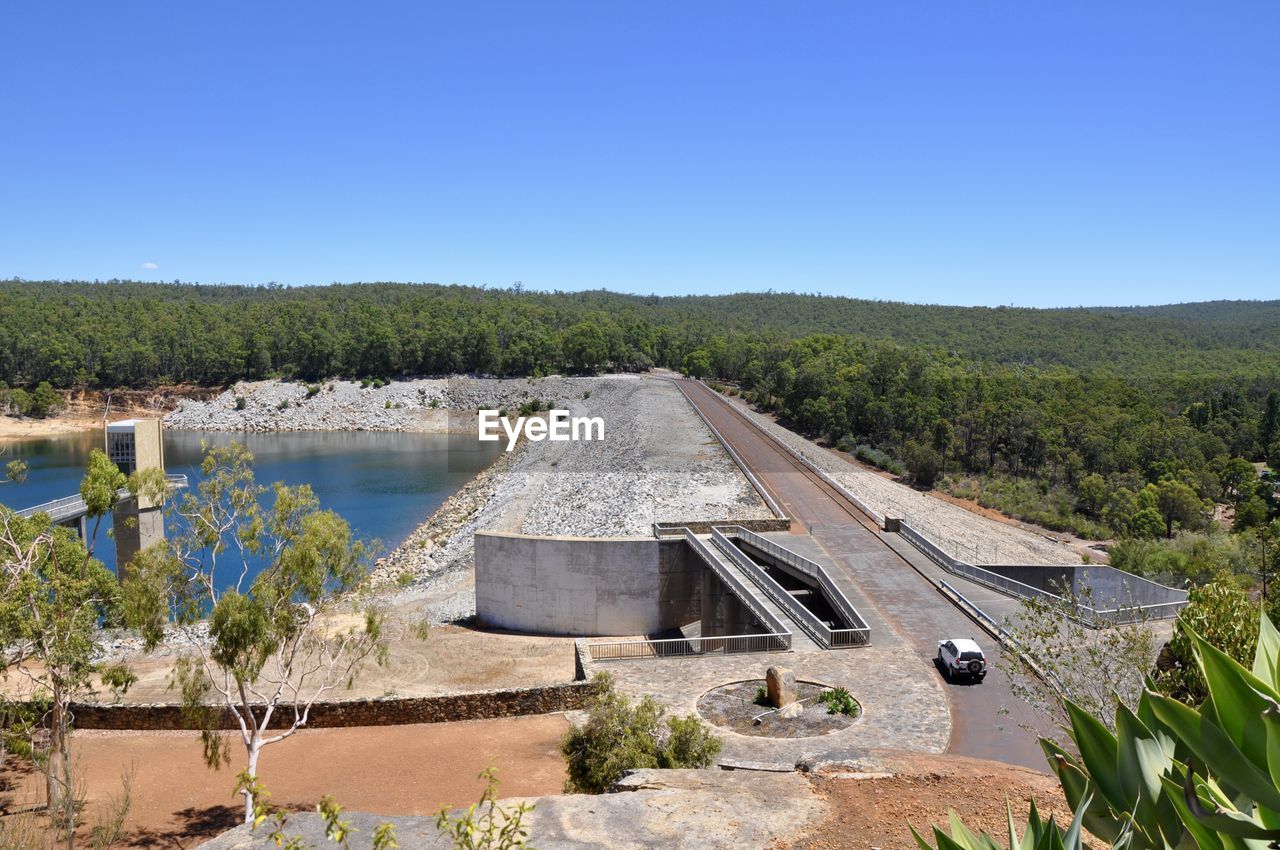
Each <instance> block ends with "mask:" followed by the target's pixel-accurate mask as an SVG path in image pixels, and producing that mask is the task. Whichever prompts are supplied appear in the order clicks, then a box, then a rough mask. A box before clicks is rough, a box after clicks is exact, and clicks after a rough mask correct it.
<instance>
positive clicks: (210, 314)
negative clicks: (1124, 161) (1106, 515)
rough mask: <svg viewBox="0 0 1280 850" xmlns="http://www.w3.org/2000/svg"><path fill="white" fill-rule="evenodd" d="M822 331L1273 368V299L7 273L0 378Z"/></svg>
mask: <svg viewBox="0 0 1280 850" xmlns="http://www.w3.org/2000/svg"><path fill="white" fill-rule="evenodd" d="M811 334H838V335H841V336H853V337H858V338H861V339H864V340H870V341H877V340H885V341H893V342H896V343H899V344H902V345H905V346H908V347H911V348H915V349H921V350H927V351H933V352H937V353H939V354H942V355H944V356H945V355H954V356H958V357H959V358H961V359H965V360H975V361H981V362H985V363H992V364H1001V365H1031V366H1038V367H1054V366H1062V367H1068V368H1071V369H1078V370H1085V371H1094V370H1105V371H1109V372H1113V373H1115V374H1127V373H1132V372H1135V371H1136V372H1139V373H1143V374H1153V375H1169V374H1177V375H1179V376H1180V377H1181V378H1182V379H1187V378H1203V377H1206V376H1213V377H1227V376H1230V377H1235V378H1251V377H1256V376H1262V377H1266V376H1274V375H1275V374H1276V373H1277V371H1280V301H1268V302H1209V303H1205V304H1179V305H1170V306H1165V307H1117V308H1090V309H1083V308H1082V309H1055V310H1038V309H1028V308H1006V307H997V308H988V307H948V306H938V305H918V304H902V303H895V302H889V301H868V300H858V299H850V298H838V297H830V296H819V295H803V294H794V293H741V294H735V295H723V296H685V297H656V296H637V295H624V294H618V293H612V292H607V291H603V290H597V291H590V292H572V293H563V292H554V293H545V292H524V291H517V290H514V289H513V290H495V289H483V288H476V287H463V286H439V285H433V284H422V285H416V284H395V283H375V284H348V285H332V286H317V287H296V288H284V287H279V286H265V287H244V286H204V285H192V284H176V283H175V284H146V283H131V282H127V281H110V282H107V283H83V282H34V281H32V282H28V281H7V282H0V381H4V382H5V383H7V384H9V385H13V386H31V385H34V384H37V383H39V382H40V381H46V380H47V381H49V382H51V383H52V384H53V385H54V386H55V387H70V386H81V385H87V386H94V387H120V386H131V387H139V386H154V385H156V384H162V383H178V382H193V383H200V384H224V383H228V382H230V381H234V380H239V379H245V378H248V379H255V378H263V377H271V376H283V377H301V378H306V379H317V378H321V377H329V376H331V375H338V374H342V375H348V376H357V377H358V376H363V375H372V376H383V377H391V376H394V375H415V374H442V373H452V372H486V373H494V374H504V375H525V374H543V373H547V372H553V371H559V370H562V369H570V370H581V371H591V370H594V369H597V368H600V367H604V366H606V365H610V366H612V367H614V368H620V369H630V368H647V367H648V366H651V365H659V366H670V367H673V368H681V367H682V366H683V365H684V360H685V357H686V356H687V355H688V354H689V352H691V351H694V350H696V349H697V348H699V347H703V346H705V345H707V344H708V343H709V342H710V341H713V340H715V339H724V338H726V337H734V336H745V337H748V338H750V339H752V340H755V341H757V342H764V341H769V340H775V341H784V340H790V339H796V338H799V337H804V336H807V335H811Z"/></svg>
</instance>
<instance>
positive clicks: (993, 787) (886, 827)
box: [791, 756, 1097, 850]
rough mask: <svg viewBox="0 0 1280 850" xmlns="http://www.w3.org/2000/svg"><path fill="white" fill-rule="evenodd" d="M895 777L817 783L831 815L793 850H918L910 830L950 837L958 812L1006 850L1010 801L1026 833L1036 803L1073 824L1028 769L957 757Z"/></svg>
mask: <svg viewBox="0 0 1280 850" xmlns="http://www.w3.org/2000/svg"><path fill="white" fill-rule="evenodd" d="M893 773H894V774H895V775H893V776H890V777H886V778H873V779H852V778H847V777H841V776H840V775H839V774H828V775H825V776H823V775H819V776H815V777H814V779H813V781H814V785H815V787H816V788H817V789H818V792H819V793H821V794H823V795H824V796H825V797H826V798H827V802H828V803H829V804H830V806H831V811H832V815H831V817H829V818H828V819H827V820H826V821H824V822H823V823H822V824H820V825H819V826H818V828H817V829H815V830H813V831H812V832H810V833H809V834H808V835H807V836H805V838H804V839H802V840H801V841H798V842H796V843H794V844H792V845H791V847H793V848H795V850H918V848H917V847H916V844H915V841H914V840H913V839H912V837H911V831H910V829H909V828H908V824H910V825H912V826H914V827H915V828H916V829H917V830H919V831H920V832H921V833H922V834H924V835H926V837H929V838H930V839H931V838H932V836H931V835H930V832H929V828H930V827H931V826H932V825H938V826H940V827H943V829H944V831H946V830H947V815H948V812H949V811H951V810H952V809H954V810H955V811H956V812H958V813H959V814H960V816H961V818H962V819H963V820H964V822H965V824H966V825H967V826H968V827H970V828H971V829H973V830H974V831H978V830H985V831H986V832H988V833H989V834H991V835H993V836H995V837H996V839H997V841H999V842H1000V843H1001V845H1002V846H1003V843H1004V836H1005V835H1007V833H1008V828H1007V822H1006V817H1007V815H1006V809H1005V805H1006V802H1007V803H1008V804H1009V805H1011V806H1012V807H1013V817H1014V823H1016V824H1017V825H1018V827H1019V829H1021V828H1022V827H1023V826H1024V825H1025V824H1026V816H1027V810H1028V801H1029V800H1032V799H1034V800H1035V803H1036V808H1038V809H1039V810H1040V814H1041V816H1042V817H1048V816H1049V815H1050V814H1055V815H1057V817H1058V822H1059V823H1061V824H1064V825H1065V824H1066V823H1068V822H1070V819H1071V810H1070V809H1069V808H1068V807H1067V804H1066V800H1065V799H1063V796H1062V789H1061V788H1060V787H1059V785H1058V782H1057V780H1056V779H1054V778H1052V777H1050V776H1047V775H1045V774H1042V773H1036V772H1035V771H1031V770H1027V769H1025V768H1020V767H1010V766H1008V765H1002V764H998V763H996V762H988V761H978V760H974V759H966V758H962V757H959V756H933V757H927V758H926V757H903V758H901V759H899V760H898V763H897V764H895V765H893ZM1094 846H1097V845H1096V844H1095V845H1094Z"/></svg>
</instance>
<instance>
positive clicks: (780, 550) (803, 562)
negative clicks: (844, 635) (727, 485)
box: [726, 526, 869, 631]
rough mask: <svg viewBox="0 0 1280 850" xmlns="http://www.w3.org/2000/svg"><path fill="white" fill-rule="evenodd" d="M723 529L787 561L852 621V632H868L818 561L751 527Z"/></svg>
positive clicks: (780, 559)
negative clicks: (815, 583) (762, 534)
mask: <svg viewBox="0 0 1280 850" xmlns="http://www.w3.org/2000/svg"><path fill="white" fill-rule="evenodd" d="M726 530H727V531H728V532H729V535H730V536H732V537H735V538H737V539H738V540H741V541H743V542H744V543H746V544H748V545H749V546H752V547H754V548H756V549H758V550H759V551H760V552H763V553H764V554H765V555H768V556H769V557H770V558H773V559H774V560H775V561H778V562H780V563H783V564H786V565H787V566H788V567H790V568H791V569H793V570H795V571H796V572H798V573H800V574H801V575H804V576H806V577H807V578H810V579H812V580H813V581H815V582H817V583H818V586H819V587H821V588H822V592H823V593H824V594H825V595H826V597H827V601H828V602H830V603H831V606H832V607H833V608H835V609H836V611H837V613H839V614H840V616H841V618H842V619H843V620H844V621H845V622H846V623H851V624H852V625H851V627H850V630H851V631H863V630H866V631H869V626H868V625H867V621H866V620H865V619H864V618H863V616H862V615H861V614H860V613H858V609H857V608H855V607H854V605H853V603H852V602H850V601H849V597H847V596H845V595H844V591H842V590H841V589H840V587H839V585H837V584H836V583H835V580H834V579H833V578H831V574H830V573H828V572H827V570H826V568H825V567H823V566H822V565H821V564H819V563H818V562H817V561H811V560H809V559H808V558H806V557H805V556H803V555H801V554H800V553H798V552H793V551H792V550H790V549H788V548H787V547H785V546H782V545H780V544H778V543H776V542H774V541H772V540H770V539H769V538H767V537H763V536H761V535H759V534H756V533H755V532H754V531H751V530H750V529H746V528H743V527H741V526H730V527H726Z"/></svg>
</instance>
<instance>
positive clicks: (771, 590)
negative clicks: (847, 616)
mask: <svg viewBox="0 0 1280 850" xmlns="http://www.w3.org/2000/svg"><path fill="white" fill-rule="evenodd" d="M743 531H745V529H743ZM747 533H749V532H747ZM711 539H712V541H713V542H714V543H715V544H716V546H717V547H718V548H719V549H720V550H721V551H723V552H724V553H725V555H726V556H727V557H728V558H729V559H730V560H732V561H733V562H734V563H735V564H737V566H738V568H739V569H741V570H742V571H743V572H745V573H746V574H747V576H748V577H750V578H751V580H752V581H754V582H755V583H756V585H757V586H758V587H759V588H760V590H761V592H763V593H764V594H765V595H766V596H768V597H769V598H770V599H772V600H773V601H774V603H775V604H776V605H777V606H778V607H779V608H781V609H782V610H783V611H785V612H786V613H787V614H788V615H789V616H790V617H791V618H792V619H794V620H795V621H796V622H797V623H799V624H800V627H801V628H803V629H804V630H805V631H806V632H808V633H809V636H810V637H812V638H813V639H814V640H815V641H817V642H818V644H819V645H820V646H822V647H824V648H826V649H833V648H836V647H850V646H865V645H867V644H869V643H870V642H871V629H870V627H868V626H867V625H866V622H865V621H863V620H862V618H861V617H860V616H857V611H856V610H854V616H855V617H856V619H851V620H850V622H859V623H862V625H861V626H855V627H853V628H847V629H833V628H831V627H830V626H828V625H827V624H826V623H824V622H822V621H821V620H819V619H818V618H817V616H815V615H814V613H813V612H812V611H810V610H809V609H808V608H806V607H804V606H803V605H801V604H800V603H799V602H797V601H796V600H795V599H794V598H793V597H792V596H791V594H789V593H787V591H786V589H785V588H783V587H782V585H780V584H778V582H777V581H775V580H774V578H773V577H772V576H770V575H769V574H768V573H767V572H765V571H764V570H763V569H762V568H761V567H760V565H759V564H757V563H756V562H755V561H753V560H751V559H750V558H748V557H747V556H746V555H745V554H744V553H743V552H742V550H740V549H739V548H738V547H737V546H734V545H733V543H731V542H730V541H729V538H727V537H726V536H725V535H724V534H723V533H722V532H721V531H720V530H719V529H712V531H711ZM792 554H794V553H792ZM810 563H812V562H810ZM814 567H817V569H818V570H819V571H821V570H822V567H821V566H819V565H818V564H814ZM821 577H822V578H825V576H821ZM823 589H824V590H828V591H829V592H831V593H834V594H838V595H839V596H840V597H843V594H840V592H839V589H838V588H836V587H835V585H834V584H832V583H831V582H830V581H829V580H828V581H827V583H826V585H824V588H823ZM840 601H843V600H842V599H841V600H840ZM837 607H839V606H837ZM849 607H850V608H851V609H852V606H849ZM842 615H843V612H842Z"/></svg>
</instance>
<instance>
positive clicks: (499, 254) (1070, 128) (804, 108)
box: [0, 0, 1280, 306]
mask: <svg viewBox="0 0 1280 850" xmlns="http://www.w3.org/2000/svg"><path fill="white" fill-rule="evenodd" d="M0 29H2V30H3V31H4V32H5V33H6V38H5V49H4V51H3V52H0V73H2V75H3V76H2V79H4V80H5V83H4V84H3V86H0V115H3V116H4V128H3V132H2V133H0V189H2V197H3V201H4V203H3V204H2V205H0V207H2V208H0V276H4V277H8V276H18V277H23V278H28V279H39V278H46V277H53V278H64V279H67V278H82V279H95V278H100V279H108V278H113V277H119V278H133V279H141V280H174V279H181V280H184V281H202V282H235V283H263V282H267V281H278V282H280V283H287V284H298V283H328V282H332V281H356V280H366V281H367V280H404V281H433V282H449V283H452V282H457V283H470V284H488V285H491V286H502V287H505V286H509V285H511V284H512V283H513V282H514V281H523V282H524V284H525V286H527V287H531V288H537V289H583V288H596V287H605V288H609V289H614V290H620V291H629V292H642V293H648V292H657V293H663V294H680V293H690V292H696V293H718V292H733V291H741V290H763V289H769V288H773V289H778V290H795V291H801V292H825V293H833V294H843V295H850V296H856V297H872V298H888V299H893V300H904V301H920V302H942V303H953V304H1019V305H1031V306H1060V305H1075V304H1135V303H1147V304H1149V303H1164V302H1171V301H1188V300H1204V299H1209V298H1274V297H1280V51H1277V50H1276V47H1275V45H1276V44H1277V43H1280V4H1277V3H1276V2H1274V0H1263V2H1257V3H1231V2H1224V3H1203V2H1195V3H1192V2H1177V0H1172V2H1160V3H1137V2H1135V3H1087V2H1035V3H1027V2H1018V3H1015V2H1008V3H996V2H976V3H940V2H930V3H925V2H910V1H909V0H903V2H883V3H877V4H872V3H849V2H844V3H832V4H825V3H817V2H811V3H799V4H791V3H781V2H774V3H752V2H733V3H713V2H698V3H670V4H663V3H656V2H649V3H632V4H622V3H601V2H591V3H585V2H584V3H555V2H538V3H531V2H527V0H526V2H512V3H492V2H490V3H485V2H476V3H454V4H435V5H428V4H425V3H403V4H392V3H347V4H327V3H323V2H307V3H254V4H248V3H246V4H238V3H230V2H227V3H200V4H197V3H164V4H161V3H143V2H130V3H57V2H49V3H10V4H6V5H5V8H4V10H3V11H2V12H0Z"/></svg>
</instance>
